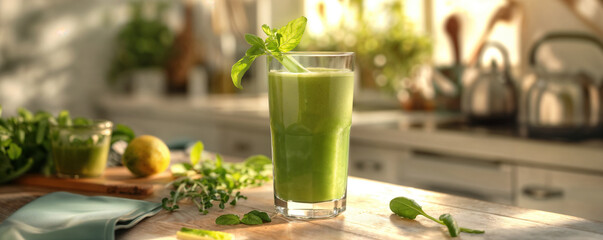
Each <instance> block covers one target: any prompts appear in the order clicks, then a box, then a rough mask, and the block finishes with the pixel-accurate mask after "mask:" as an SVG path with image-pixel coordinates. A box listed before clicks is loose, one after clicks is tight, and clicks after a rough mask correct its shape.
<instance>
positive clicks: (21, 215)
mask: <svg viewBox="0 0 603 240" xmlns="http://www.w3.org/2000/svg"><path fill="white" fill-rule="evenodd" d="M160 210H161V204H160V203H153V202H147V201H141V200H133V199H127V198H117V197H105V196H96V197H88V196H83V195H78V194H72V193H67V192H54V193H50V194H47V195H44V196H42V197H40V198H38V199H36V200H34V201H32V202H30V203H28V204H27V205H25V206H23V207H22V208H21V209H19V210H17V211H16V212H15V213H13V214H12V215H11V216H10V217H8V218H7V219H6V220H4V222H2V223H1V224H0V239H3V240H4V239H6V240H9V239H27V240H30V239H31V240H36V239H44V240H52V239H109V240H112V239H114V238H115V230H117V229H124V228H130V227H132V226H134V225H136V223H138V222H140V221H141V220H142V219H144V218H146V217H150V216H153V215H155V214H157V213H158V212H159V211H160Z"/></svg>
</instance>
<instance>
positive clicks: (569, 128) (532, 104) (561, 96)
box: [522, 32, 603, 140]
mask: <svg viewBox="0 0 603 240" xmlns="http://www.w3.org/2000/svg"><path fill="white" fill-rule="evenodd" d="M552 40H581V41H586V42H590V43H594V44H595V45H596V46H598V47H599V48H601V50H603V44H602V43H601V42H600V41H599V40H598V39H597V38H596V37H593V36H591V35H588V34H584V33H565V32H561V33H549V34H547V35H545V36H544V37H543V38H541V39H540V40H538V41H537V42H536V43H535V44H534V46H533V47H532V49H531V51H530V55H529V63H530V66H531V67H532V68H534V70H535V73H534V74H531V75H528V76H527V77H528V78H535V82H534V84H532V85H531V87H530V88H529V89H528V91H527V93H526V96H525V98H524V102H523V103H522V108H524V109H522V111H523V112H524V113H525V114H526V117H525V123H524V124H522V125H525V126H526V128H525V130H527V135H528V136H530V137H543V138H563V139H570V140H579V139H584V138H588V137H593V136H595V135H598V134H600V129H601V127H602V126H603V123H602V120H601V117H602V111H601V107H602V105H603V98H602V96H601V94H602V93H601V91H600V90H599V89H598V88H597V86H596V84H595V82H594V81H593V79H592V78H591V77H590V76H589V75H588V74H586V73H583V72H575V73H574V72H550V71H546V70H544V69H543V68H537V62H536V54H537V53H538V49H539V47H540V46H542V44H544V43H545V42H548V41H552Z"/></svg>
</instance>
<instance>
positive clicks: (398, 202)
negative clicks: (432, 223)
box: [389, 197, 427, 219]
mask: <svg viewBox="0 0 603 240" xmlns="http://www.w3.org/2000/svg"><path fill="white" fill-rule="evenodd" d="M389 208H390V209H391V210H392V212H394V213H395V214H396V215H398V216H400V217H403V218H408V219H415V218H416V217H417V215H419V214H421V215H427V214H425V212H423V208H421V205H419V204H418V203H417V202H415V200H412V199H409V198H405V197H397V198H394V199H392V200H391V201H390V202H389Z"/></svg>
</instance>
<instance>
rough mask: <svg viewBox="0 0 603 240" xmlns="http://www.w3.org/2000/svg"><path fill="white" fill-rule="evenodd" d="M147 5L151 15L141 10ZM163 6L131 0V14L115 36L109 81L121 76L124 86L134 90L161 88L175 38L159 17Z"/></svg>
mask: <svg viewBox="0 0 603 240" xmlns="http://www.w3.org/2000/svg"><path fill="white" fill-rule="evenodd" d="M149 4H151V5H149ZM147 7H150V9H151V10H152V13H151V14H149V15H151V16H145V14H144V13H145V11H144V10H145V8H147ZM166 8H167V4H166V3H164V2H154V3H149V2H146V1H135V2H132V3H130V10H131V18H130V20H129V21H128V22H127V23H126V24H125V25H124V26H123V27H122V28H121V29H120V31H119V32H118V34H117V38H116V46H115V55H114V58H113V61H112V63H111V69H110V72H109V79H110V81H111V82H112V83H116V82H117V81H118V80H120V79H123V80H125V84H124V85H125V86H126V87H125V88H126V89H127V90H130V91H132V92H133V93H135V94H156V93H160V92H161V91H162V90H163V89H164V84H165V80H164V79H165V77H164V75H165V73H164V66H165V63H166V59H167V57H168V53H169V50H170V47H171V45H172V42H173V39H174V34H173V33H172V31H171V30H170V29H169V28H168V26H167V25H166V24H165V23H164V22H163V20H162V19H163V16H164V13H165V10H166Z"/></svg>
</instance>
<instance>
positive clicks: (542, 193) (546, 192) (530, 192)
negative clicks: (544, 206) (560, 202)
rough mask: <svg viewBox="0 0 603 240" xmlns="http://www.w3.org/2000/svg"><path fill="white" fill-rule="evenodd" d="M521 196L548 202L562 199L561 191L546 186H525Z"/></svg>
mask: <svg viewBox="0 0 603 240" xmlns="http://www.w3.org/2000/svg"><path fill="white" fill-rule="evenodd" d="M523 195H525V196H528V197H530V198H533V199H536V200H550V199H555V198H560V197H563V190H562V189H559V188H554V187H547V186H527V187H524V188H523Z"/></svg>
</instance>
